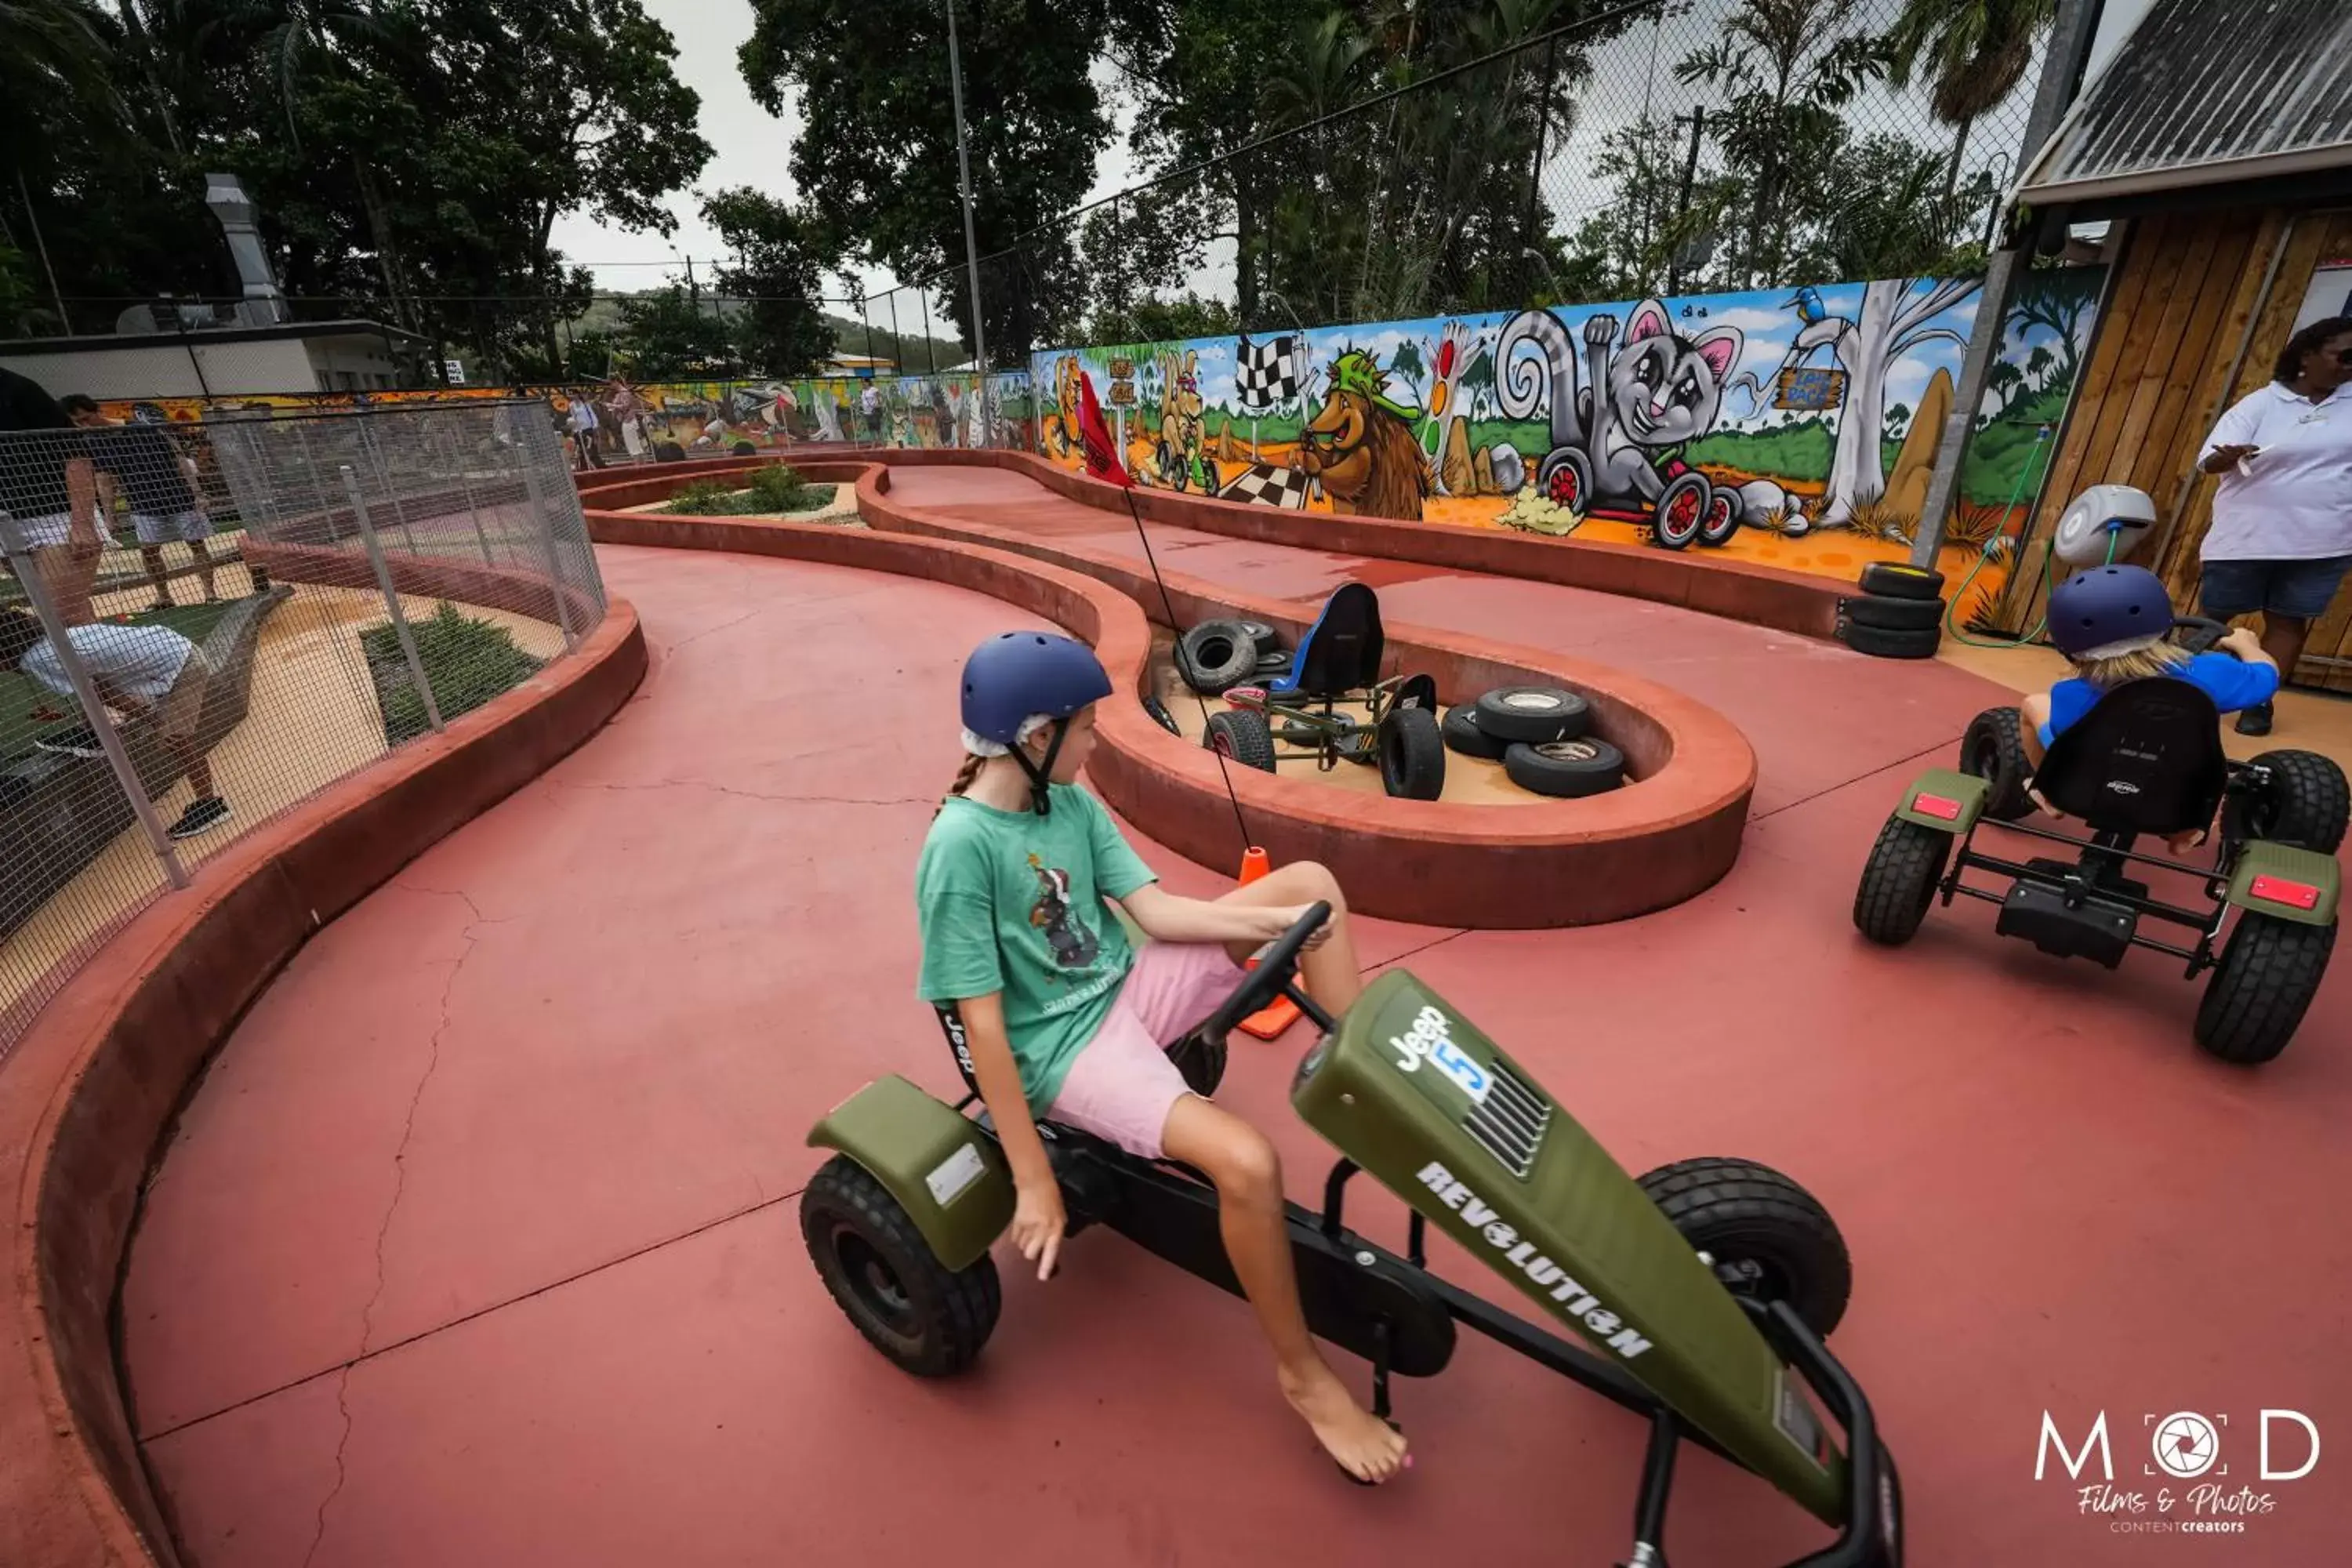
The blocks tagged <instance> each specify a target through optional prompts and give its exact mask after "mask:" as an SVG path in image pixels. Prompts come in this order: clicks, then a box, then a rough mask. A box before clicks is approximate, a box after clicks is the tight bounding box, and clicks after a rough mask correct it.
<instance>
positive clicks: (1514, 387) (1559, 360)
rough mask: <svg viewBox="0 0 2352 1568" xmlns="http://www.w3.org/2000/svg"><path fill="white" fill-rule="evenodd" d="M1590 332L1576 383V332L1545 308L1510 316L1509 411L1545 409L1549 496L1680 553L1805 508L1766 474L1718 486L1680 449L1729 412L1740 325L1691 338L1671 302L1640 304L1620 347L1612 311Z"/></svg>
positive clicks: (1504, 383) (1590, 322) (1545, 491)
mask: <svg viewBox="0 0 2352 1568" xmlns="http://www.w3.org/2000/svg"><path fill="white" fill-rule="evenodd" d="M1583 337H1584V350H1585V353H1584V363H1585V377H1584V384H1583V385H1582V386H1579V385H1578V384H1577V355H1576V344H1575V339H1574V338H1573V337H1571V336H1570V332H1569V330H1568V328H1567V326H1566V325H1565V324H1564V323H1563V322H1562V321H1560V319H1559V317H1557V316H1555V315H1553V314H1552V313H1551V312H1550V311H1549V310H1522V311H1520V312H1519V313H1518V314H1517V315H1516V316H1514V317H1512V318H1511V320H1510V321H1509V322H1508V323H1507V325H1506V326H1505V327H1504V328H1503V333H1502V337H1501V339H1500V341H1499V342H1497V344H1496V350H1495V357H1496V361H1497V362H1498V363H1499V364H1500V367H1501V369H1500V372H1499V375H1498V384H1497V393H1498V400H1499V401H1500V403H1501V404H1502V408H1503V412H1504V413H1505V414H1507V415H1508V416H1511V417H1512V418H1515V419H1524V418H1527V417H1528V416H1530V415H1533V414H1536V413H1538V411H1540V410H1541V409H1543V408H1545V407H1546V406H1547V405H1549V409H1550V416H1551V449H1550V450H1549V452H1547V453H1545V454H1544V457H1543V459H1542V461H1541V462H1540V463H1539V464H1538V466H1537V468H1536V485H1537V489H1538V493H1539V494H1540V495H1541V496H1542V497H1543V498H1544V499H1545V500H1549V501H1550V502H1551V503H1552V504H1553V505H1554V506H1557V507H1560V508H1562V509H1564V510H1567V511H1568V512H1570V514H1571V515H1572V516H1574V517H1576V518H1578V519H1581V518H1582V517H1583V516H1584V515H1586V514H1587V513H1589V512H1592V511H1595V510H1607V509H1618V510H1622V512H1623V513H1624V514H1625V515H1628V516H1631V517H1635V518H1640V519H1642V520H1643V521H1648V522H1649V524H1650V526H1651V527H1652V528H1653V529H1654V530H1655V531H1656V535H1657V540H1658V542H1659V543H1661V544H1664V545H1666V546H1668V547H1669V548H1673V549H1679V548H1680V547H1682V546H1684V545H1686V544H1688V543H1690V542H1692V541H1693V540H1696V541H1697V542H1699V543H1701V544H1707V545H1720V544H1723V543H1725V542H1727V541H1728V540H1729V539H1730V538H1731V535H1732V534H1733V533H1734V532H1735V531H1737V530H1738V527H1739V525H1740V524H1741V523H1743V522H1746V523H1757V524H1762V523H1765V522H1768V521H1773V520H1775V519H1778V518H1781V517H1786V516H1791V515H1801V509H1799V508H1798V507H1797V506H1796V505H1795V503H1793V502H1791V501H1790V499H1789V493H1788V492H1787V491H1786V490H1784V489H1781V488H1780V486H1779V485H1778V484H1776V483H1774V482H1773V481H1772V480H1770V479H1751V480H1749V481H1748V482H1747V483H1745V484H1742V485H1739V486H1737V487H1736V488H1735V487H1723V486H1717V485H1716V484H1715V483H1714V482H1713V481H1711V480H1710V479H1708V478H1707V477H1706V475H1705V474H1703V473H1700V472H1699V471H1698V470H1697V469H1696V468H1691V467H1690V466H1689V465H1688V464H1687V463H1685V462H1684V461H1683V457H1682V454H1683V450H1684V448H1685V447H1687V446H1689V444H1690V443H1691V442H1692V441H1694V440H1696V438H1697V437H1701V436H1704V435H1706V433H1707V432H1708V431H1710V430H1712V429H1714V428H1715V424H1716V417H1717V415H1718V414H1719V413H1720V412H1721V411H1722V408H1723V395H1724V391H1725V388H1726V386H1727V384H1729V383H1730V381H1731V380H1732V371H1733V369H1734V367H1736V366H1737V365H1738V363H1739V355H1740V353H1741V351H1742V349H1744V348H1745V347H1746V344H1747V339H1746V337H1745V335H1744V334H1743V333H1742V332H1741V331H1740V330H1739V329H1738V327H1733V326H1722V327H1713V328H1710V329H1708V330H1707V331H1703V332H1701V333H1699V334H1698V335H1697V336H1696V337H1694V338H1685V337H1683V336H1682V335H1680V334H1679V333H1677V332H1676V331H1675V330H1674V327H1673V325H1672V324H1671V319H1670V318H1669V317H1668V316H1667V314H1666V308H1665V306H1664V305H1662V304H1660V303H1659V302H1658V301H1657V300H1643V302H1642V303H1641V304H1640V305H1638V306H1636V307H1635V308H1634V310H1633V320H1632V321H1631V322H1630V323H1629V324H1628V325H1627V327H1626V330H1625V341H1624V342H1623V344H1622V346H1615V345H1616V340H1617V318H1616V317H1614V316H1612V315H1608V314H1605V313H1603V314H1596V315H1592V316H1589V317H1587V318H1585V322H1584V333H1583ZM1522 349H1532V350H1533V351H1534V353H1533V354H1532V355H1527V354H1522V353H1520V351H1521V350H1522ZM1612 349H1613V352H1612ZM1538 365H1540V367H1541V368H1540V369H1538ZM1747 379H1748V380H1749V381H1750V382H1751V383H1752V380H1753V378H1752V377H1751V378H1747ZM1596 390H1597V391H1598V393H1599V395H1598V397H1597V398H1596V396H1595V393H1596Z"/></svg>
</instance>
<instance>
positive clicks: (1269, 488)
mask: <svg viewBox="0 0 2352 1568" xmlns="http://www.w3.org/2000/svg"><path fill="white" fill-rule="evenodd" d="M1217 493H1218V495H1219V496H1220V497H1222V498H1223V499H1224V500H1239V501H1248V502H1249V503H1250V504H1251V505H1253V506H1278V507H1281V508H1282V509H1284V510H1286V511H1302V510H1306V506H1307V476H1306V475H1305V474H1302V473H1300V472H1299V471H1298V470H1297V469H1296V468H1276V467H1275V466H1274V465H1273V464H1271V463H1252V464H1251V465H1250V466H1249V467H1248V468H1244V469H1243V470H1242V471H1241V472H1240V473H1238V474H1236V475H1234V477H1233V478H1232V479H1229V480H1227V481H1226V483H1225V488H1224V489H1222V490H1219V491H1218V492H1217Z"/></svg>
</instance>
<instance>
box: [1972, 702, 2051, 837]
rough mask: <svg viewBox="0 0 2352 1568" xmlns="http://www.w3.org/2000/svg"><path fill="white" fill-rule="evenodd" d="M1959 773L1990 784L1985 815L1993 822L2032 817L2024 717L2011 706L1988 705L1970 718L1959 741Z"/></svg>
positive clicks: (2030, 781) (2030, 777)
mask: <svg viewBox="0 0 2352 1568" xmlns="http://www.w3.org/2000/svg"><path fill="white" fill-rule="evenodd" d="M1960 772H1962V773H1970V774H1973V775H1974V776H1976V777H1978V778H1980V779H1982V780H1984V781H1985V783H1987V784H1990V785H1991V786H1992V787H1991V788H1990V790H1988V791H1986V793H1985V804H1984V814H1985V815H1986V816H1989V817H1990V818H1992V819H1993V820H1994V821H1995V822H2015V821H2018V820H2019V819H2020V818H2022V817H2027V816H2032V815H2033V797H2032V795H2027V794H2026V793H2025V791H2026V786H2027V785H2029V784H2032V782H2033V764H2032V763H2030V762H2028V761H2027V760H2026V756H2025V719H2024V716H2023V715H2022V714H2021V713H2019V712H2018V710H2016V709H2014V708H1988V709H1986V710H1984V711H1983V712H1981V713H1979V714H1978V715H1977V716H1976V717H1975V718H1974V719H1972V720H1970V721H1969V732H1968V733H1967V734H1966V735H1965V736H1963V737H1961V740H1960Z"/></svg>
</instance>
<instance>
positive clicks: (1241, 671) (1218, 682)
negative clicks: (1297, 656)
mask: <svg viewBox="0 0 2352 1568" xmlns="http://www.w3.org/2000/svg"><path fill="white" fill-rule="evenodd" d="M1289 668H1290V652H1289V650H1288V649H1286V648H1285V647H1283V646H1282V638H1281V637H1280V635H1279V634H1277V633H1276V631H1275V629H1274V628H1273V627H1272V626H1268V625H1266V624H1265V622H1264V621H1252V620H1241V619H1234V620H1223V621H1202V623H1201V624H1200V625H1199V626H1194V627H1193V628H1192V630H1191V631H1188V632H1186V633H1185V634H1184V635H1183V636H1182V637H1180V638H1178V639H1177V642H1176V672H1177V673H1178V674H1179V675H1181V676H1182V677H1183V678H1184V684H1186V685H1187V686H1190V687H1191V688H1192V689H1193V690H1195V691H1197V692H1199V693H1200V694H1201V695H1202V696H1203V697H1216V696H1221V695H1223V693H1224V692H1227V691H1230V690H1232V689H1234V687H1236V686H1253V685H1256V684H1258V683H1260V682H1262V681H1267V680H1272V679H1274V678H1275V677H1276V676H1277V675H1281V674H1284V673H1286V671H1287V670H1288V669H1289Z"/></svg>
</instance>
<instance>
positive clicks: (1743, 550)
mask: <svg viewBox="0 0 2352 1568" xmlns="http://www.w3.org/2000/svg"><path fill="white" fill-rule="evenodd" d="M2100 277H2101V269H2099V268H2067V269H2064V270H2053V271H2045V272H2036V273H2034V274H2032V278H2031V279H2030V281H2029V286H2028V288H2027V289H2026V291H2025V294H2024V297H2023V299H2022V300H2021V302H2020V303H2019V305H2018V306H2017V307H2016V308H2014V309H2013V310H2011V314H2010V316H2009V319H2008V320H2007V321H2005V322H2004V323H2003V335H2002V342H2001V349H2000V359H1999V361H1998V362H1997V363H1996V364H1995V366H1994V369H1993V372H1992V374H1991V376H1990V382H1989V384H1988V391H1987V395H1986V397H1985V400H1984V404H1983V405H1982V407H1980V408H1979V410H1978V414H1977V424H1978V429H1979V435H1978V437H1977V439H1976V442H1975V444H1974V446H1973V447H1972V448H1971V452H1970V461H1969V466H1968V468H1967V470H1966V471H1965V472H1964V473H1963V474H1962V476H1961V499H1960V504H1959V506H1958V509H1957V510H1956V513H1955V516H1954V518H1953V520H1952V523H1951V526H1950V529H1949V531H1948V542H1947V544H1946V547H1945V566H1946V569H1947V574H1948V576H1949V577H1950V578H1951V580H1952V581H1953V582H1954V583H1955V584H1957V583H1958V581H1959V580H1960V578H1961V576H1962V575H1964V574H1966V573H1967V571H1968V569H1969V566H1970V565H1972V564H1974V563H1976V562H1977V561H1978V560H1979V557H1980V556H1982V557H1987V559H1986V563H1985V570H1983V571H1981V572H1979V574H1978V576H1977V579H1976V581H1975V583H1974V584H1971V585H1970V592H1969V601H1970V603H1969V604H1968V605H1963V612H1964V614H1973V613H1974V612H1975V611H1976V610H1977V608H1979V606H1980V605H1983V604H1984V603H1987V602H1989V600H1990V595H1992V594H1993V593H1994V592H1996V591H1997V590H1998V588H1999V586H2000V582H2001V580H2002V577H2003V574H2004V570H2005V562H2006V559H2007V554H2008V550H2007V547H2006V544H2005V542H2006V541H2008V540H2010V539H2011V538H2013V536H2014V534H2015V532H2016V531H2017V530H2018V528H2019V527H2020V526H2021V524H2022V522H2023V521H2024V520H2025V518H2026V517H2027V516H2028V515H2029V514H2030V511H2031V508H2032V501H2033V498H2034V494H2035V487H2036V486H2037V485H2038V483H2039V482H2040V478H2041V468H2042V465H2043V464H2044V463H2046V461H2047V459H2048V455H2049V452H2050V450H2051V449H2052V447H2053V446H2054V442H2053V441H2051V440H2050V439H2048V438H2047V437H2048V436H2049V435H2051V434H2053V433H2054V426H2055V424H2056V422H2057V420H2058V418H2059V416H2061V415H2062V414H2063V411H2064V408H2065V405H2066V400H2067V397H2068V395H2070V394H2071V392H2072V390H2073V386H2074V377H2075V374H2076V372H2077V371H2078V369H2079V367H2080V364H2081V362H2082V356H2083V354H2084V350H2085V347H2086V345H2087V343H2088V342H2089V337H2090V331H2091V325H2092V322H2091V319H2090V318H2091V314H2092V307H2093V302H2094V301H2095V300H2096V298H2097V294H2098V285H2099V281H2100ZM1978 300H1979V279H1973V278H1963V279H1885V280H1880V281H1874V282H1868V283H1847V284H1838V285H1832V286H1825V287H1820V288H1803V289H1796V290H1794V291H1790V290H1785V289H1781V290H1768V291H1759V292H1751V293H1738V294H1713V295H1700V296H1693V297H1690V298H1687V299H1675V300H1632V301H1625V302H1622V303H1615V304H1604V305H1583V306H1573V307H1559V308H1555V309H1550V310H1519V311H1497V312H1492V313H1488V314H1483V315H1472V316H1457V317H1444V318H1434V319H1429V320H1423V321H1390V322H1381V323H1376V324H1369V325H1355V326H1344V327H1328V328H1317V329H1309V330H1306V331H1290V332H1281V333H1275V334H1270V335H1265V336H1258V337H1243V338H1230V337H1228V338H1202V339H1192V340H1189V341H1186V342H1161V343H1129V344H1118V345H1102V346H1096V347H1087V348H1076V349H1057V350H1050V351H1047V352H1044V353H1038V354H1035V355H1034V356H1033V357H1032V360H1031V365H1030V368H1031V374H1032V378H1033V380H1034V384H1035V386H1036V389H1037V395H1038V399H1039V402H1040V403H1041V405H1042V416H1041V419H1040V421H1039V427H1038V442H1039V449H1041V450H1043V451H1044V452H1045V454H1046V455H1047V456H1048V457H1049V458H1053V459H1054V460H1055V461H1057V462H1060V463H1063V464H1066V465H1067V466H1069V467H1071V468H1079V467H1082V459H1081V456H1080V446H1079V440H1078V425H1077V419H1078V415H1077V410H1078V399H1079V388H1078V383H1079V381H1080V379H1081V378H1084V379H1087V380H1088V381H1090V382H1091V383H1092V385H1093V389H1094V392H1095V395H1096V397H1097V401H1098V402H1099V403H1100V404H1101V405H1102V407H1103V410H1104V413H1105V416H1106V417H1107V418H1108V420H1109V421H1110V422H1111V424H1112V426H1113V437H1114V441H1115V443H1116V445H1117V446H1118V449H1119V450H1120V452H1121V454H1122V455H1123V459H1124V461H1125V463H1126V466H1127V468H1128V471H1129V473H1130V474H1132V475H1133V476H1134V477H1135V478H1136V479H1137V480H1138V482H1139V483H1140V484H1143V485H1147V486H1151V487H1155V488H1160V489H1175V490H1182V491H1189V492H1192V493H1195V494H1213V495H1216V496H1219V497H1222V498H1224V499H1228V500H1242V501H1248V502H1253V503H1255V504H1258V505H1265V506H1281V507H1290V508H1296V509H1300V510H1321V511H1336V512H1341V513H1356V514H1361V515H1368V516H1374V517H1387V518H1396V519H1401V520H1409V521H1437V522H1450V523H1465V524H1472V525H1475V526H1481V527H1494V528H1509V529H1517V530H1521V531H1527V532H1529V533H1535V534H1540V535H1546V536H1551V537H1558V538H1567V537H1570V536H1574V537H1577V538H1582V539H1599V540H1604V541H1608V542H1616V543H1643V544H1650V545H1656V546H1662V547H1665V548H1670V549H1697V550H1702V551H1705V550H1716V551H1720V552H1724V553H1725V554H1726V555H1727V556H1730V557H1733V558H1737V559H1741V560H1748V561H1756V562H1760V563H1768V564H1770V565H1774V566H1780V567H1784V568H1789V569H1792V570H1796V571H1804V572H1817V573H1822V574H1827V575H1832V576H1836V577H1839V578H1843V579H1849V580H1850V579H1851V578H1852V577H1853V575H1854V574H1855V573H1857V572H1858V571H1859V570H1860V569H1861V567H1862V566H1863V565H1864V563H1868V562H1870V561H1874V560H1899V559H1903V558H1905V557H1906V556H1907V554H1908V552H1909V539H1910V532H1911V530H1912V529H1914V528H1915V527H1916V525H1917V522H1918V517H1919V512H1920V510H1921V506H1922V503H1923V501H1924V500H1925V496H1926V491H1927V477H1928V474H1929V472H1930V470H1931V469H1932V468H1933V466H1934V462H1935V448H1936V444H1937V438H1938V437H1939V436H1940V435H1941V433H1942V430H1943V426H1944V424H1945V421H1946V420H1947V418H1948V416H1949V414H1950V410H1951V405H1952V399H1953V396H1954V388H1955V385H1956V384H1957V382H1958V376H1959V370H1960V359H1961V355H1962V353H1963V351H1964V350H1965V348H1966V346H1967V343H1968V339H1969V333H1970V331H1972V330H1973V329H1974V325H1975V320H1976V315H1977V304H1978Z"/></svg>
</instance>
